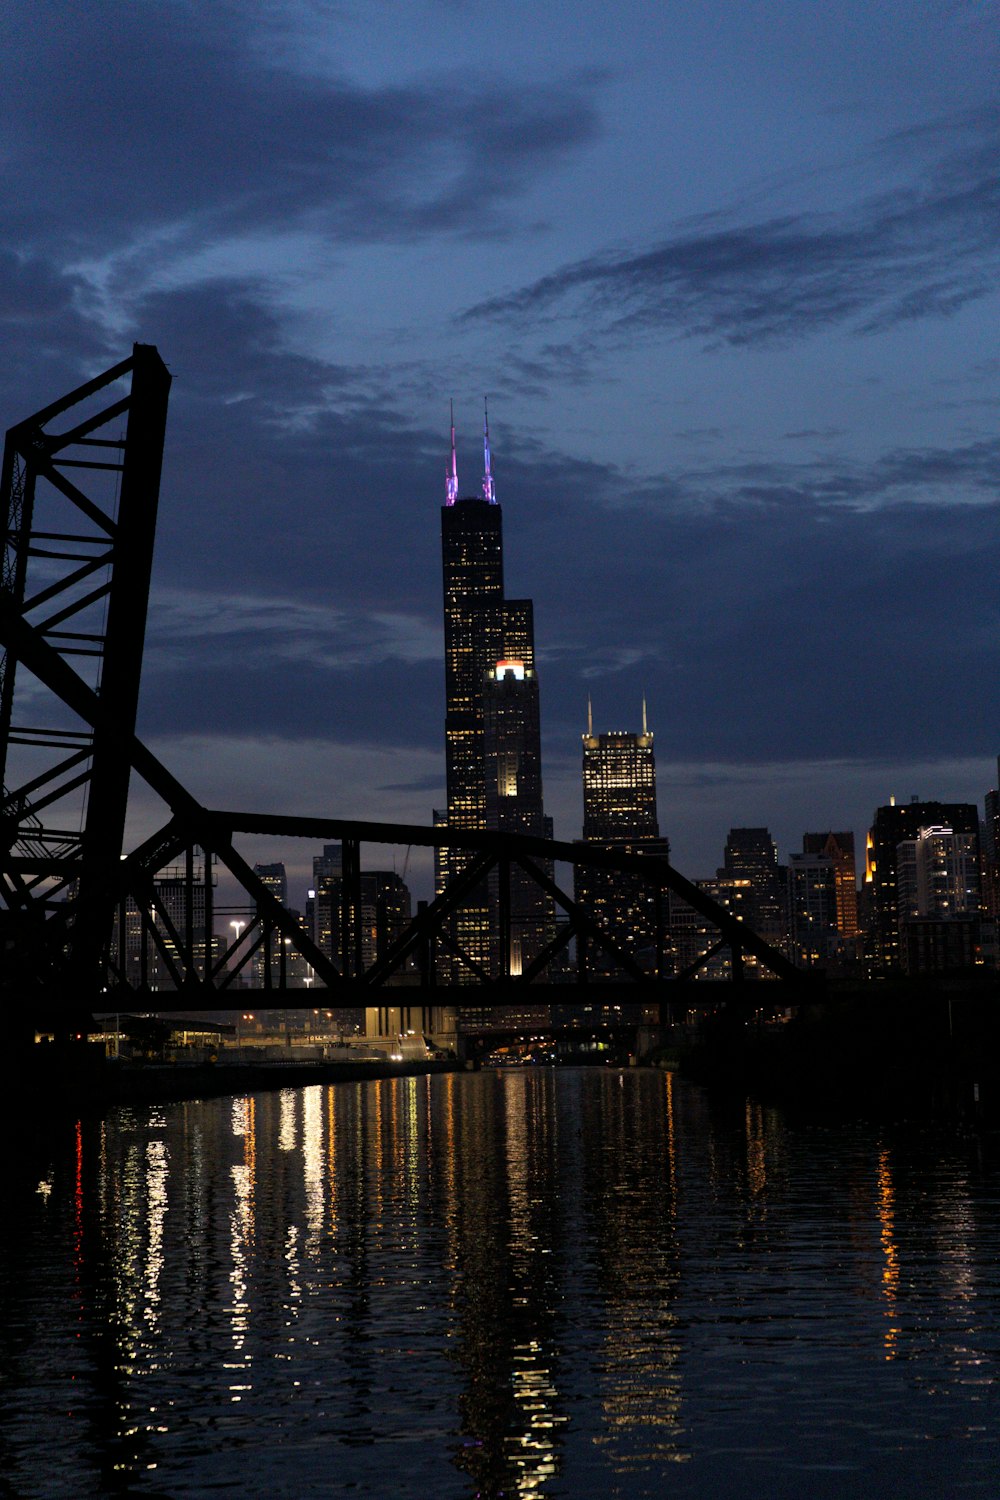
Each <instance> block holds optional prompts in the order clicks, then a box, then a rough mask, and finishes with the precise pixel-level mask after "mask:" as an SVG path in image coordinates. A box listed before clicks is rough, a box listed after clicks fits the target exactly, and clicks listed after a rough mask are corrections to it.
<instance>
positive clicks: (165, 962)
mask: <svg viewBox="0 0 1000 1500" xmlns="http://www.w3.org/2000/svg"><path fill="white" fill-rule="evenodd" d="M194 857H195V864H194V865H193V867H192V870H191V872H190V873H191V876H192V879H191V880H190V882H189V880H188V878H187V877H188V871H187V870H185V869H184V868H183V867H182V866H170V867H167V868H165V869H163V870H160V871H159V872H158V874H157V875H156V877H155V879H154V880H153V893H154V900H153V903H152V905H151V908H150V909H149V910H148V911H146V913H145V914H144V915H141V914H140V911H139V907H138V905H137V904H136V901H135V898H134V897H132V896H129V897H128V899H127V901H126V903H125V930H124V941H122V932H121V925H120V912H119V913H116V914H115V920H114V929H113V933H112V939H111V956H112V961H113V963H115V965H116V966H117V965H118V963H119V960H120V963H121V972H122V977H123V979H124V980H125V982H126V983H128V984H130V985H133V986H135V987H136V988H142V989H145V988H148V989H150V990H171V989H176V988H177V987H178V980H179V981H180V983H182V984H183V982H184V980H185V977H186V975H185V968H184V964H183V960H182V954H183V952H184V951H185V949H188V948H189V949H190V952H191V955H192V958H193V960H194V966H195V973H196V975H197V976H198V977H202V976H204V974H205V970H206V962H207V963H209V964H211V963H214V962H215V960H216V958H217V956H218V948H219V944H218V942H217V940H216V939H215V938H213V939H212V941H211V943H210V944H209V945H208V953H207V955H206V921H207V906H208V903H207V901H206V893H205V866H204V861H205V859H206V856H205V854H204V852H203V851H202V850H200V849H196V850H195V852H194ZM207 857H208V858H209V859H211V858H212V857H211V856H207ZM209 873H210V876H212V871H211V866H210V867H209ZM212 878H213V879H214V876H213V877H212ZM189 894H190V900H189ZM151 929H152V930H151ZM153 930H155V936H154V934H153ZM174 934H176V935H177V938H178V939H179V942H177V941H175V939H174Z"/></svg>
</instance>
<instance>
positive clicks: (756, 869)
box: [717, 828, 788, 978]
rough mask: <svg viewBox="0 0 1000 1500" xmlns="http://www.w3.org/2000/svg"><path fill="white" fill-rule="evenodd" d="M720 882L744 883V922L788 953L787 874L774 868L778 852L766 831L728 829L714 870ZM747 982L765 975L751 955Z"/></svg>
mask: <svg viewBox="0 0 1000 1500" xmlns="http://www.w3.org/2000/svg"><path fill="white" fill-rule="evenodd" d="M717 873H718V876H719V879H720V880H722V881H734V880H740V881H743V880H745V881H748V882H749V888H750V901H749V903H748V905H747V909H746V915H745V918H744V920H745V921H747V922H749V924H750V926H751V927H752V928H753V930H754V932H756V934H757V936H758V937H761V938H763V939H764V941H765V942H766V943H770V944H771V947H772V948H777V949H778V951H779V952H780V953H786V952H787V950H788V908H787V901H788V896H787V878H788V877H787V873H786V871H785V870H784V869H783V868H782V867H781V866H780V865H779V864H778V849H777V845H776V844H775V842H774V840H773V839H772V837H771V834H770V832H769V830H768V829H766V828H731V829H730V830H729V837H728V838H727V839H726V847H725V851H724V853H723V856H722V866H721V868H720V869H719V870H718V872H717ZM745 964H746V973H747V977H748V978H753V977H757V978H762V977H765V975H767V974H768V971H767V970H766V969H763V968H762V967H761V966H760V965H759V964H758V963H757V961H756V960H755V959H754V957H753V955H752V954H747V955H746V960H745Z"/></svg>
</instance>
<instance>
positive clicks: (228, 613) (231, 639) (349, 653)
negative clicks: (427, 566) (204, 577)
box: [146, 588, 444, 671]
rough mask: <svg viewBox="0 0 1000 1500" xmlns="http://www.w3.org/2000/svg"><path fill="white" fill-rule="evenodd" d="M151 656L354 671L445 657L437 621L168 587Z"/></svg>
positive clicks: (162, 660) (154, 620)
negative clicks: (387, 664)
mask: <svg viewBox="0 0 1000 1500" xmlns="http://www.w3.org/2000/svg"><path fill="white" fill-rule="evenodd" d="M150 623H151V630H150V633H149V642H148V647H147V653H146V654H147V660H149V661H150V662H151V663H152V664H153V666H154V668H157V669H160V670H162V669H163V667H165V666H169V667H172V668H175V669H183V668H184V667H186V666H188V665H190V664H191V663H192V662H193V661H196V662H197V664H198V666H199V667H200V668H202V669H205V668H208V667H214V666H219V665H231V664H232V663H233V662H234V661H239V663H240V664H241V666H242V667H243V668H244V669H248V668H251V667H253V666H254V665H258V664H259V663H260V662H261V661H264V660H267V661H271V662H273V663H275V664H280V663H283V662H301V663H310V664H312V665H313V666H315V667H317V668H322V669H324V670H327V671H346V670H350V669H353V668H357V667H365V666H372V665H374V664H376V663H378V662H384V661H389V660H396V661H400V662H404V663H414V662H422V661H434V662H438V661H440V660H441V654H442V651H443V649H444V648H443V640H442V633H441V628H440V627H439V626H438V625H437V624H436V623H435V624H433V625H428V624H427V623H426V622H425V621H424V620H422V619H419V618H415V617H412V616H407V615H405V614H393V613H382V612H379V611H369V612H367V613H360V612H358V613H348V612H347V611H344V610H335V609H332V608H330V607H328V606H323V605H318V604H310V603H309V602H307V601H304V600H302V599H296V598H292V597H290V596H282V595H281V594H271V595H253V594H217V593H212V594H207V593H199V592H196V591H194V590H182V589H176V588H167V589H162V590H159V591H157V593H156V594H155V595H154V597H153V602H152V609H151V622H150Z"/></svg>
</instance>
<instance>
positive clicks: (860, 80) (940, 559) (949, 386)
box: [0, 0, 1000, 875]
mask: <svg viewBox="0 0 1000 1500" xmlns="http://www.w3.org/2000/svg"><path fill="white" fill-rule="evenodd" d="M181 16H183V25H180V24H178V19H179V17H181ZM575 19H576V24H575V25H574V26H573V27H572V28H567V27H566V26H565V25H564V24H563V23H562V20H561V14H560V13H557V12H556V9H555V8H554V7H550V6H544V5H543V6H541V7H539V8H536V10H535V11H534V12H533V13H532V14H531V15H530V16H526V17H525V18H524V25H523V27H522V28H513V31H515V32H516V33H517V34H516V35H506V34H502V32H501V30H500V29H498V28H500V22H499V20H498V19H497V17H495V16H494V15H493V13H492V12H491V11H490V10H489V9H488V8H487V7H485V6H479V5H475V4H473V5H470V6H468V7H464V8H462V9H455V8H453V7H451V6H445V5H441V6H435V5H416V6H414V7H413V8H412V9H410V10H407V11H405V12H400V13H398V14H397V13H395V12H394V13H393V14H392V16H391V18H389V17H388V15H387V17H386V18H385V19H383V18H380V17H372V16H371V14H370V13H369V12H367V11H366V12H364V13H362V11H361V10H360V9H359V8H358V9H355V8H353V7H352V6H350V5H348V6H345V7H340V8H338V11H337V12H336V13H335V14H334V13H333V12H329V11H325V10H322V9H318V10H317V9H314V8H312V7H305V6H301V7H299V6H295V5H283V6H278V7H275V8H272V9H271V10H270V11H269V12H268V13H267V15H266V16H265V17H263V18H260V19H253V18H251V17H249V16H246V15H239V14H237V13H236V12H235V11H232V10H229V9H227V8H225V7H220V8H213V9H212V10H211V11H206V10H204V9H202V8H197V7H195V8H191V9H190V10H188V9H185V8H180V9H176V8H174V7H171V6H167V5H152V6H150V7H144V8H142V9H141V11H137V10H135V8H134V7H126V6H117V5H110V6H108V7H102V14H101V16H100V17H98V16H97V15H96V14H89V13H86V12H82V13H77V9H74V8H71V7H68V6H67V7H60V6H55V7H53V8H51V9H47V11H46V12H45V15H44V18H43V16H42V14H41V13H39V14H38V16H37V18H36V17H34V16H31V15H27V14H24V13H22V14H21V15H15V14H12V15H11V16H8V17H6V18H5V19H4V20H3V22H2V23H0V24H2V25H3V27H4V35H5V39H6V40H7V41H8V44H9V47H10V48H11V51H12V55H15V56H16V57H17V59H18V67H17V70H16V76H15V77H14V78H13V79H12V84H11V102H10V110H9V119H8V126H9V128H8V144H9V154H8V168H7V170H8V175H9V180H10V186H11V191H10V194H9V196H8V200H7V203H6V206H5V209H4V214H5V243H6V245H7V247H8V250H7V253H6V254H5V256H4V257H3V259H2V262H0V280H2V296H0V320H2V323H3V327H4V333H5V342H6V346H7V348H8V351H9V359H8V361H7V362H6V367H5V370H4V371H3V372H2V373H0V403H2V411H3V413H4V414H5V421H4V425H5V426H6V425H10V424H12V423H13V422H15V421H17V420H19V419H20V418H22V417H23V416H24V415H26V414H27V413H28V412H30V411H32V410H35V409H36V408H37V407H38V406H40V405H41V404H43V402H44V401H45V400H46V399H48V397H49V395H50V394H51V391H52V390H54V389H56V390H57V389H61V388H65V387H69V386H71V385H73V384H74V383H75V382H76V380H77V379H78V378H81V377H83V376H86V375H88V374H91V373H93V371H94V370H96V369H100V368H102V367H103V366H105V365H106V364H107V363H109V362H110V359H109V356H110V358H112V359H113V358H117V357H119V356H120V354H121V353H122V352H123V349H125V348H127V346H128V344H129V343H130V341H131V340H132V339H133V338H139V339H141V340H145V341H149V342H154V343H156V344H157V346H158V347H159V348H160V350H161V353H162V354H163V357H164V359H165V360H166V361H167V363H168V365H169V366H170V367H171V370H172V372H173V375H174V384H173V395H172V402H171V414H170V422H169V427H168V438H167V463H166V467H165V473H164V487H163V500H162V505H161V513H160V514H161V526H160V538H159V544H158V550H157V558H156V563H155V567H154V584H153V595H152V603H151V612H150V628H149V638H148V647H149V649H148V653H147V661H146V667H145V671H144V678H143V689H142V699H141V710H140V733H142V734H143V735H144V736H145V737H146V738H147V739H149V741H150V742H151V743H152V744H153V746H154V748H155V749H156V750H157V751H158V753H160V754H161V755H162V757H163V759H164V760H165V761H166V763H167V764H168V765H170V766H171V768H172V769H173V770H174V771H175V772H176V774H177V775H178V776H179V777H180V778H181V780H182V781H184V782H185V784H187V785H190V786H191V787H192V789H193V790H195V791H196V792H197V793H198V794H199V795H200V796H201V797H202V798H203V799H204V800H205V801H206V802H207V803H212V804H215V805H225V804H227V803H229V802H234V801H235V802H236V803H237V804H238V805H241V806H244V807H253V808H255V809H260V810H261V811H269V810H275V811H278V810H280V811H289V812H315V813H317V814H321V813H322V814H329V815H340V816H365V817H371V818H392V819H399V820H400V821H412V822H426V821H427V809H428V807H429V806H431V805H433V804H435V803H437V802H440V800H441V795H442V793H443V790H444V766H443V758H442V756H441V753H440V740H441V726H442V723H443V718H444V699H443V682H442V674H441V667H440V662H441V655H442V651H441V632H440V619H439V597H440V595H439V587H440V573H439V561H438V557H437V550H436V528H435V515H436V510H437V505H438V499H439V495H440V467H441V461H442V457H443V450H444V448H445V446H446V431H447V403H448V400H449V398H450V397H451V395H452V394H454V396H455V399H456V426H457V428H458V433H459V447H458V463H459V470H460V473H462V474H465V475H468V474H472V473H475V471H476V470H477V468H478V462H477V453H476V450H477V447H478V432H479V423H480V421H481V410H482V408H481V401H482V393H483V392H488V393H489V395H490V398H491V402H490V420H491V427H492V429H493V432H494V445H493V447H494V454H495V457H496V474H497V488H498V492H499V493H501V494H502V499H503V504H504V506H505V509H506V511H507V515H508V520H509V541H508V564H509V568H510V571H511V576H512V577H516V578H517V580H518V590H519V592H523V594H524V595H525V596H527V597H530V598H532V599H534V601H535V609H536V622H535V631H536V640H537V647H538V654H539V665H540V671H541V673H542V674H543V675H544V684H545V689H544V690H545V708H544V715H543V760H544V766H545V787H546V805H547V810H548V811H549V812H550V813H551V814H552V816H553V818H554V821H555V826H556V831H557V833H558V834H560V835H562V836H567V837H572V836H574V834H575V832H576V831H577V830H578V828H579V821H580V789H579V765H578V754H577V747H578V735H579V733H580V730H581V728H582V726H583V722H584V718H585V712H586V701H587V697H588V694H592V696H593V700H594V713H595V720H596V722H597V724H598V725H599V726H600V728H601V729H602V730H603V729H608V730H612V729H623V730H627V729H629V728H630V727H631V726H633V725H634V723H635V721H636V719H637V715H638V705H639V704H640V702H641V699H642V696H643V695H644V694H645V696H646V698H647V700H648V703H649V711H650V718H651V722H652V723H653V724H654V725H655V727H656V732H657V775H658V783H659V791H660V821H661V825H662V826H663V827H664V829H665V830H666V831H667V833H668V834H669V837H670V840H671V845H672V849H673V853H674V859H675V862H676V864H677V866H678V868H680V869H681V870H683V871H685V872H687V873H690V874H692V875H699V874H704V873H707V872H708V871H710V870H711V869H712V868H713V867H714V865H715V864H716V862H717V859H718V850H719V848H720V846H721V844H722V842H723V840H724V837H725V832H726V829H727V828H729V827H731V826H732V825H733V824H735V823H745V824H748V825H758V824H759V825H765V824H766V825H767V826H768V827H770V829H771V831H772V834H773V835H774V837H775V838H776V840H777V842H778V843H779V845H780V846H781V848H782V850H783V851H784V850H790V849H792V848H795V847H797V845H798V841H799V839H800V837H801V833H802V831H803V830H804V829H807V828H814V827H815V828H819V827H829V828H845V829H846V828H852V829H853V830H854V831H855V833H856V834H860V833H861V832H862V830H863V829H864V828H865V827H867V826H868V823H869V822H870V819H871V817H872V813H873V809H874V808H876V807H878V806H880V805H883V804H884V803H886V802H887V800H888V798H889V796H890V795H893V794H894V795H895V796H896V797H897V799H898V800H900V801H906V800H908V799H909V798H910V797H911V796H912V795H913V794H917V795H918V796H920V797H921V798H928V799H930V798H937V799H940V800H942V801H944V802H949V801H966V800H972V801H975V802H976V803H977V804H980V803H981V801H982V796H983V793H984V792H985V791H986V790H987V788H988V787H989V786H991V785H992V782H993V762H994V756H995V752H996V740H997V734H996V715H995V709H994V702H993V694H992V692H991V690H990V689H991V684H992V683H993V682H994V681H995V680H996V673H997V667H998V665H1000V663H998V651H1000V646H998V640H997V632H996V629H995V614H996V606H995V593H994V588H993V583H992V577H993V571H994V569H993V564H992V554H993V538H994V535H995V531H996V519H997V496H996V470H997V456H998V445H997V440H996V437H995V413H996V410H997V407H998V404H1000V396H998V374H1000V363H998V361H997V359H996V355H995V350H994V348H993V344H994V341H995V327H996V324H997V317H996V314H997V311H998V308H997V296H996V288H997V261H996V248H995V246H996V236H995V231H994V230H993V229H992V228H991V226H992V224H993V222H994V219H993V216H994V215H995V212H996V207H995V185H994V181H993V165H994V162H995V156H996V148H995V137H996V125H997V122H996V112H995V98H994V85H993V81H992V80H993V78H994V76H995V61H996V38H995V36H994V34H993V29H992V28H991V26H990V25H989V18H988V17H987V15H986V13H985V11H983V10H981V9H980V8H979V7H976V6H973V5H967V4H934V5H932V6H928V7H927V8H926V9H925V10H924V12H923V14H922V16H921V22H920V25H919V26H915V25H914V24H913V16H912V9H911V8H910V7H907V6H903V5H902V4H895V5H892V4H890V5H886V6H884V7H880V8H879V14H878V26H877V28H876V27H873V26H872V24H871V20H872V18H871V10H870V8H869V7H863V6H861V5H860V4H856V3H855V4H840V5H836V6H833V7H826V8H824V11H823V14H822V15H819V14H815V13H810V14H808V15H807V14H806V13H805V12H804V10H803V8H801V7H797V6H794V5H789V4H779V3H777V0H770V3H767V4H765V5H763V6H761V7H759V8H757V9H755V12H754V16H753V18H752V19H751V18H750V17H749V15H747V14H746V13H745V10H744V9H743V8H741V7H736V6H729V5H718V6H716V7H709V8H704V7H693V6H680V7H672V8H671V11H670V13H669V14H666V13H664V14H657V15H655V16H650V14H649V12H648V8H646V7H641V6H638V5H635V4H632V5H626V6H624V7H623V8H622V9H621V11H620V13H618V14H616V17H615V18H614V20H613V21H612V19H611V18H610V16H608V15H606V14H605V13H604V12H603V11H602V10H600V9H599V8H598V7H596V6H591V5H586V4H585V5H584V6H583V7H582V8H580V9H579V10H578V13H577V15H576V18H575ZM508 30H511V28H508ZM122 56H127V57H129V58H130V59H132V61H131V63H130V66H129V68H128V69H122V68H121V67H118V66H116V65H115V63H116V59H119V58H120V57H122ZM487 59H488V62H487ZM442 63H443V64H444V65H443V66H442ZM53 75H55V76H58V77H59V78H60V83H61V87H60V89H58V90H56V91H53V90H52V89H51V88H50V86H49V83H50V79H51V77H52V76H53ZM193 99H196V100H197V108H188V107H187V104H186V103H185V101H188V102H190V101H192V100H193ZM275 122H278V123H277V124H276V123H275ZM237 127H238V128H237ZM476 478H478V475H476ZM957 601H961V607H960V610H959V611H958V612H957V613H956V603H957ZM142 816H143V808H142V802H141V797H140V798H138V799H137V801H136V808H135V821H134V825H133V826H134V828H135V829H136V830H139V829H141V827H142ZM268 852H269V851H268V850H267V849H266V848H265V847H263V846H262V848H261V851H260V857H261V858H262V859H265V860H266V859H267V857H268ZM310 852H311V851H310ZM308 858H309V855H307V854H305V853H304V854H303V863H306V862H307V860H308Z"/></svg>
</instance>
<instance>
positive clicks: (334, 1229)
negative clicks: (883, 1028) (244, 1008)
mask: <svg viewBox="0 0 1000 1500" xmlns="http://www.w3.org/2000/svg"><path fill="white" fill-rule="evenodd" d="M33 1131H34V1127H30V1128H29V1126H28V1125H27V1124H25V1126H24V1128H23V1130H18V1129H16V1128H14V1129H9V1130H8V1133H7V1138H6V1145H5V1149H4V1152H3V1168H4V1173H5V1176H4V1182H5V1193H4V1196H5V1205H4V1222H3V1228H2V1260H0V1318H2V1328H0V1356H2V1363H0V1382H2V1390H0V1403H2V1404H0V1474H2V1476H3V1478H2V1479H0V1492H2V1493H5V1494H8V1495H17V1496H44V1497H56V1496H71V1497H74V1500H77V1497H84V1496H99V1495H109V1496H113V1495H145V1496H155V1495H159V1496H189V1495H214V1494H219V1493H229V1494H237V1495H268V1496H271V1495H274V1496H289V1497H299V1496H310V1495H345V1496H379V1497H381V1496H421V1497H431V1496H433V1497H437V1496H473V1495H482V1496H499V1495H522V1494H523V1495H535V1496H542V1497H544V1496H587V1495H600V1496H604V1495H608V1496H616V1495H621V1496H630V1497H631V1496H646V1495H648V1496H679V1497H684V1496H713V1497H715V1496H719V1497H739V1496H747V1497H749V1496H753V1497H782V1496H789V1497H792V1496H794V1497H796V1500H798V1497H825V1496H837V1497H842V1496H854V1495H857V1496H870V1495H875V1494H895V1495H900V1496H907V1497H924V1496H948V1497H950V1496H966V1495H969V1496H994V1495H996V1494H997V1493H998V1491H1000V1425H998V1392H1000V1384H998V1377H1000V1358H998V1357H1000V1201H998V1193H1000V1170H998V1168H997V1165H996V1163H995V1161H994V1160H992V1159H991V1158H990V1157H989V1155H985V1156H984V1148H983V1146H982V1143H981V1142H979V1141H978V1140H977V1139H976V1138H974V1137H971V1136H962V1135H959V1134H956V1133H949V1132H943V1131H940V1130H934V1131H931V1130H919V1129H917V1128H916V1127H906V1126H895V1127H876V1126H866V1125H848V1126H835V1127H829V1126H827V1127H821V1126H817V1125H795V1124H792V1123H790V1122H789V1121H787V1120H786V1119H785V1118H784V1117H783V1116H782V1115H781V1114H780V1113H778V1112H766V1111H762V1110H761V1109H760V1108H758V1107H756V1106H754V1105H749V1104H748V1105H746V1106H743V1105H742V1104H741V1105H740V1106H739V1107H737V1108H732V1107H730V1108H721V1107H719V1106H717V1105H713V1104H712V1103H711V1102H710V1101H709V1100H708V1099H707V1098H706V1096H705V1095H704V1094H703V1093H702V1092H701V1091H700V1090H699V1089H697V1088H695V1087H693V1086H686V1085H684V1084H682V1083H679V1082H677V1081H676V1080H673V1079H671V1078H670V1077H669V1076H665V1075H662V1074H657V1073H652V1072H632V1073H625V1074H621V1073H619V1072H617V1071H608V1072H599V1071H581V1072H571V1071H566V1072H553V1071H549V1070H545V1069H537V1070H533V1071H532V1070H528V1071H511V1072H507V1073H504V1074H499V1075H494V1074H482V1075H478V1076H471V1075H451V1076H443V1077H437V1078H433V1079H407V1080H397V1081H392V1082H388V1081H387V1082H382V1083H371V1084H357V1085H337V1086H334V1087H325V1086H317V1087H314V1088H308V1089H303V1090H289V1091H287V1092H286V1093H283V1094H261V1095H256V1096H253V1097H251V1098H241V1099H238V1100H212V1101H209V1102H204V1103H189V1104H176V1105H169V1106H165V1107H162V1108H155V1109H150V1110H146V1111H144V1112H142V1113H137V1112H129V1111H125V1110H122V1111H119V1112H117V1113H115V1114H113V1115H111V1116H109V1117H108V1118H107V1119H106V1120H105V1121H103V1122H101V1121H92V1122H90V1121H84V1122H82V1123H79V1124H76V1123H69V1124H67V1125H66V1126H65V1128H61V1127H60V1128H59V1129H54V1130H53V1131H52V1132H51V1134H50V1135H49V1137H48V1138H47V1139H46V1140H44V1141H42V1140H39V1139H38V1138H37V1136H36V1135H35V1134H34V1133H33Z"/></svg>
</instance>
